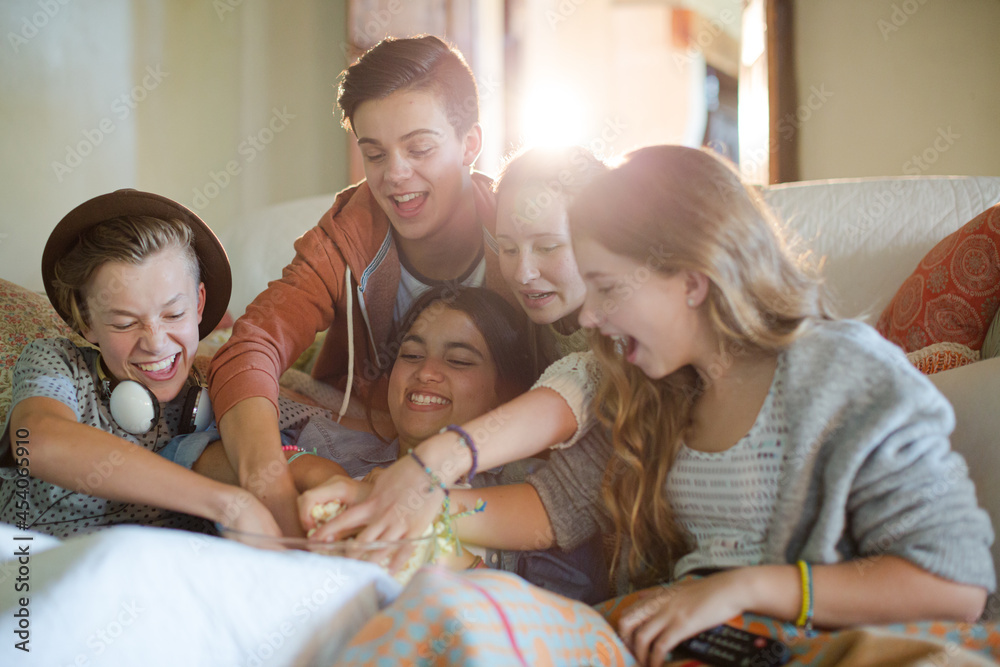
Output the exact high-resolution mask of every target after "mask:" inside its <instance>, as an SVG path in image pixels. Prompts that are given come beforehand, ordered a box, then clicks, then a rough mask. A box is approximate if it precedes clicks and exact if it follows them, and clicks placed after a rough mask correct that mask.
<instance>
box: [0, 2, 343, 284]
mask: <svg viewBox="0 0 1000 667" xmlns="http://www.w3.org/2000/svg"><path fill="white" fill-rule="evenodd" d="M345 25H346V8H345V3H344V2H343V1H336V2H328V1H326V0H301V1H297V2H290V3H271V2H269V3H260V2H256V1H250V0H216V1H215V2H206V1H202V0H176V1H171V2H142V1H139V0H136V1H134V2H130V1H129V0H88V1H87V2H80V1H79V0H76V1H73V0H12V1H9V2H4V3H2V4H0V29H2V30H0V34H2V35H3V36H4V43H3V44H0V49H3V51H4V53H3V57H2V58H0V91H2V94H0V154H2V155H3V159H2V160H0V201H2V202H3V215H2V218H0V277H3V278H5V279H7V280H11V281H14V282H17V283H20V284H23V285H25V286H27V287H30V288H32V289H41V288H42V283H41V275H40V270H39V268H38V264H39V260H40V257H41V254H42V247H43V246H44V243H45V240H46V238H47V237H48V233H49V231H51V229H52V227H53V226H54V225H55V223H56V222H58V220H59V219H60V218H61V217H62V216H63V215H64V214H66V213H67V212H68V211H69V210H70V209H71V208H73V207H74V206H76V205H77V204H80V203H81V202H83V201H84V200H86V199H88V198H90V197H93V196H95V195H98V194H101V193H104V192H108V191H111V190H114V189H117V188H123V187H134V188H139V189H145V190H151V191H155V192H158V193H161V194H164V195H166V196H169V197H172V198H175V199H177V200H179V201H180V202H182V203H184V204H186V205H188V206H191V207H192V208H195V209H197V210H198V211H199V212H200V213H201V214H202V216H203V217H204V218H205V220H206V221H207V222H208V223H209V224H210V225H211V226H212V227H213V228H215V229H216V231H217V232H218V233H219V234H220V236H222V237H223V239H224V240H225V239H226V238H227V237H229V236H230V235H232V234H234V233H236V232H237V229H236V227H237V223H238V220H239V219H240V216H242V215H244V214H246V213H247V212H250V211H253V210H256V209H257V208H259V207H261V206H264V205H267V204H270V203H273V202H277V201H282V200H286V199H290V198H294V197H301V196H304V195H310V194H319V193H325V192H332V191H335V190H337V189H340V188H342V187H344V186H345V185H347V164H346V154H347V153H346V146H347V143H346V142H347V136H346V133H345V132H344V131H343V130H342V129H341V128H340V126H339V119H338V118H336V117H335V116H334V115H333V106H334V103H335V101H336V83H337V75H338V73H339V72H340V71H341V70H342V69H343V68H344V67H345V66H346V65H347V60H346V56H345V50H344V48H343V43H344V38H345ZM251 137H252V138H251ZM281 251H282V252H285V253H287V255H288V259H291V256H292V247H291V240H289V243H288V245H287V247H284V248H282V249H281Z"/></svg>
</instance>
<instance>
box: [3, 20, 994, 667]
mask: <svg viewBox="0 0 1000 667" xmlns="http://www.w3.org/2000/svg"><path fill="white" fill-rule="evenodd" d="M338 104H339V106H340V108H341V111H342V112H343V124H344V126H345V128H347V129H348V130H349V131H351V132H353V134H354V135H355V136H356V138H357V143H358V147H359V148H360V151H361V155H362V159H363V163H364V169H365V176H366V179H365V180H364V181H363V182H361V183H359V184H357V185H354V186H352V187H350V188H348V189H346V190H344V191H343V192H341V193H340V194H339V195H338V196H337V198H336V200H335V202H334V203H333V206H332V208H331V209H330V210H329V211H328V212H327V213H326V214H325V215H324V216H323V218H322V219H321V220H320V221H319V224H318V225H316V226H315V227H314V228H312V229H311V230H309V231H308V232H306V233H305V234H304V235H303V236H302V237H300V238H299V239H298V240H296V241H295V244H294V248H295V257H294V259H293V260H292V262H291V263H290V264H289V265H288V266H287V267H286V268H285V269H284V271H283V274H282V277H281V278H280V279H279V280H276V281H273V282H272V283H270V284H269V286H268V287H267V289H266V290H265V291H264V292H263V293H262V294H260V295H259V296H258V297H257V298H256V299H255V300H254V301H253V303H251V304H250V305H249V306H248V307H247V309H246V313H245V314H244V315H242V317H240V318H239V319H238V320H237V321H236V322H235V324H234V326H233V330H232V336H231V337H230V338H229V340H228V342H226V344H225V345H223V347H222V348H221V349H220V350H219V351H218V353H217V354H216V355H215V357H214V358H213V359H212V362H211V365H210V368H209V371H208V374H207V378H205V379H204V380H203V379H202V378H201V377H199V374H198V372H197V369H196V368H195V355H196V351H197V348H198V344H199V341H200V340H201V339H202V338H203V337H205V336H206V335H207V334H208V333H209V332H211V331H212V330H213V329H214V328H215V327H216V326H217V325H218V323H219V321H220V320H221V318H222V317H223V315H224V313H225V311H226V307H227V304H228V298H229V291H230V285H231V278H230V273H229V268H228V260H227V259H226V255H225V251H224V250H223V249H222V247H221V245H220V244H219V241H218V240H217V238H216V237H215V235H214V234H213V233H212V232H211V230H210V229H209V228H208V226H207V225H206V224H205V223H204V222H203V221H201V220H200V219H199V218H198V216H196V215H195V214H194V213H192V212H191V211H190V210H188V209H187V208H185V207H183V206H181V205H180V204H178V203H176V202H173V201H171V200H169V199H167V198H165V197H161V196H158V195H155V194H152V193H145V192H139V191H135V190H120V191H117V192H113V193H110V194H107V195H102V196H100V197H97V198H96V199H93V200H90V201H88V202H86V203H84V204H82V205H81V206H79V207H77V208H76V209H74V210H73V211H72V212H70V213H69V214H68V215H67V216H66V217H65V218H64V219H63V220H62V221H61V222H60V223H59V225H58V226H57V227H56V228H55V230H54V231H53V233H52V235H51V237H50V239H49V242H48V244H47V246H46V250H45V253H44V255H43V262H42V269H43V277H44V279H45V286H46V290H47V292H48V295H49V297H50V300H51V301H52V304H53V306H54V307H55V309H56V311H57V312H58V313H59V315H60V316H61V317H62V318H63V319H65V320H66V321H67V322H68V323H69V324H70V326H72V327H73V329H75V330H76V332H78V333H79V334H80V335H81V336H82V337H83V338H84V339H86V341H88V342H89V343H90V345H89V346H83V345H77V344H75V343H73V342H72V341H70V340H68V339H39V340H36V341H34V342H32V343H30V344H29V345H28V346H27V347H26V348H25V349H24V351H23V352H22V353H21V356H20V358H19V359H18V362H17V365H16V368H15V371H14V374H13V399H12V406H11V410H10V414H9V416H8V418H7V423H6V424H5V427H4V429H5V430H4V434H3V440H2V442H0V451H2V456H3V459H2V464H3V467H2V469H0V475H2V478H0V480H2V481H0V519H2V520H3V521H5V522H7V523H15V522H18V523H22V522H21V521H19V520H20V519H26V521H24V522H23V524H24V525H26V526H27V528H29V529H31V530H36V531H41V532H45V533H49V534H52V535H55V536H57V537H71V536H73V535H77V534H80V533H85V532H88V531H90V530H93V529H95V528H98V527H102V526H107V525H111V524H118V523H141V524H148V525H156V526H164V527H174V528H188V529H193V530H199V529H206V526H209V527H210V526H211V524H212V523H219V524H222V525H224V526H226V527H228V528H232V529H235V530H239V531H245V532H249V533H257V534H264V535H274V536H280V535H290V536H301V535H304V534H305V532H306V531H310V530H313V529H316V530H315V532H314V533H313V535H312V537H311V539H315V540H332V539H340V538H343V537H345V536H348V535H354V536H355V539H359V540H378V541H393V540H399V539H403V538H407V537H416V536H419V535H421V534H423V533H424V532H425V530H426V529H427V527H428V526H429V525H431V523H432V522H433V521H434V520H435V519H436V518H437V517H438V515H439V514H440V513H441V511H442V507H443V506H444V507H447V508H449V509H448V511H450V512H452V513H456V514H458V513H461V514H463V516H462V518H460V519H457V520H456V521H455V522H454V523H455V530H456V531H457V534H458V536H459V538H460V539H461V543H462V544H463V545H464V546H465V547H467V549H468V555H467V559H468V560H467V561H465V562H464V564H467V565H469V566H479V565H480V564H481V560H482V559H484V560H485V565H487V566H489V567H495V568H500V569H507V570H512V571H515V572H517V573H518V574H521V575H522V576H523V577H525V578H526V579H528V580H529V581H531V582H532V583H535V584H537V585H540V586H542V587H545V588H548V589H550V590H553V591H555V592H559V593H562V594H564V595H567V596H570V597H574V598H577V599H580V600H584V601H587V602H591V603H593V602H597V601H599V600H601V599H605V598H607V597H610V596H611V595H612V594H614V593H616V592H617V593H621V592H624V591H627V590H629V589H630V588H642V587H647V586H652V585H656V584H660V583H664V582H669V583H671V584H672V585H671V586H669V587H666V588H664V591H668V592H669V594H664V595H662V596H660V597H659V598H657V602H656V603H655V604H652V605H644V606H643V608H642V609H641V610H637V611H636V613H632V614H627V615H626V616H625V617H624V618H623V619H622V620H621V623H620V626H619V628H618V630H619V632H620V634H621V636H622V638H623V639H624V640H625V642H626V644H627V645H628V646H629V647H630V648H631V649H632V651H633V653H634V654H635V656H636V657H637V658H638V659H639V661H640V662H641V663H643V664H659V663H658V662H657V661H659V662H662V660H663V659H664V656H665V655H666V654H667V652H668V651H669V650H670V649H672V648H673V647H674V646H676V645H677V643H678V642H680V641H681V640H683V639H685V638H687V637H689V636H691V635H694V634H696V633H697V632H699V631H702V630H705V629H707V628H710V627H712V626H715V625H718V624H720V623H723V622H725V621H727V620H728V619H731V618H733V617H734V616H738V615H739V614H741V613H744V612H755V613H759V614H764V615H768V616H772V617H775V618H777V619H781V620H784V621H789V622H795V623H798V624H800V625H809V624H815V625H816V626H817V627H822V628H843V627H848V626H854V625H861V624H870V623H878V624H882V623H891V622H905V621H917V620H931V619H941V620H962V621H972V620H975V619H976V618H977V617H978V616H979V615H980V614H981V612H982V611H983V608H984V604H985V601H986V597H987V594H988V592H992V591H994V589H995V586H996V580H995V573H994V571H993V565H992V559H991V556H990V544H991V542H992V539H993V533H992V528H991V523H990V519H989V517H988V516H987V515H986V513H985V512H984V511H983V510H982V509H980V508H979V507H978V506H977V502H976V494H975V489H974V487H973V484H972V482H971V481H970V480H969V479H968V476H967V475H966V473H965V468H964V462H963V461H962V459H961V457H960V456H959V455H958V454H957V453H955V452H953V451H951V449H950V446H949V434H950V432H951V430H952V428H953V426H954V416H953V412H952V409H951V407H950V405H949V404H948V402H947V400H946V399H945V398H944V397H943V396H942V395H941V394H940V393H939V392H938V391H937V390H936V389H935V388H934V387H933V385H932V384H931V383H930V382H929V381H928V380H927V379H926V378H924V377H923V376H922V375H921V374H920V373H919V372H918V371H917V370H915V369H914V368H913V367H912V366H911V365H910V364H909V363H908V361H907V359H906V357H905V355H904V354H903V352H902V351H901V350H899V349H898V348H896V347H895V346H894V345H893V344H891V343H889V342H887V341H886V340H884V339H883V338H882V337H881V336H880V335H879V334H878V333H877V332H875V331H874V330H873V329H872V328H871V327H869V326H867V325H865V324H863V323H860V322H857V321H850V320H839V319H836V318H835V317H834V316H833V315H832V314H831V310H830V306H829V304H828V300H827V297H826V296H825V295H824V290H823V285H822V283H821V281H820V280H819V278H818V276H817V274H816V272H815V271H814V269H813V268H811V267H810V266H809V265H807V264H806V263H805V261H804V260H803V258H802V257H799V256H797V255H796V254H794V252H793V246H792V245H791V243H790V240H789V239H786V238H784V236H783V233H782V230H781V227H780V225H779V224H778V223H777V221H776V220H775V219H774V218H773V217H772V214H771V213H770V212H769V211H768V210H767V208H766V207H765V205H764V204H763V203H762V201H761V199H760V197H759V194H758V193H757V192H756V191H755V190H754V189H753V188H752V187H748V186H746V185H745V184H744V183H742V181H741V179H740V177H739V174H738V172H737V171H736V170H735V169H734V168H733V167H732V166H731V165H730V164H728V163H726V162H725V161H724V160H723V159H721V158H718V157H716V156H715V155H714V154H712V153H711V152H709V151H706V150H699V149H693V148H685V147H681V146H666V145H664V146H650V147H645V148H640V149H638V150H635V151H633V152H631V153H629V154H628V155H627V156H625V158H624V159H623V160H622V161H621V162H620V164H617V165H616V166H609V165H606V164H604V163H602V162H601V161H600V160H599V159H597V158H596V157H595V156H594V155H592V154H591V153H590V152H588V151H587V150H585V149H583V148H579V147H573V148H564V149H542V148H534V149H528V150H524V151H521V152H519V153H517V154H516V155H515V156H514V157H512V158H511V159H509V160H508V161H507V163H506V164H505V166H504V168H503V170H502V173H501V174H500V176H499V177H498V179H497V180H496V181H495V182H494V181H493V180H492V179H490V178H488V177H487V176H485V175H483V174H480V173H478V172H475V171H474V170H473V168H472V166H473V164H474V163H475V161H476V159H477V157H478V155H479V152H480V149H481V146H482V129H481V126H480V124H479V122H478V103H477V92H476V84H475V80H474V78H473V76H472V73H471V72H470V70H469V68H468V66H467V65H466V63H465V61H464V59H463V58H462V56H461V54H460V53H459V52H457V51H456V50H455V49H454V48H452V47H450V46H448V45H447V44H446V43H444V42H442V41H441V40H440V39H438V38H435V37H431V36H424V37H417V38H407V39H387V40H385V41H383V42H381V43H379V44H378V45H377V46H375V47H373V48H372V49H371V50H369V51H368V52H367V53H365V54H364V55H363V56H362V57H361V58H360V59H359V60H358V61H357V62H356V63H355V64H353V65H351V66H350V67H349V68H348V69H347V70H346V71H345V73H344V75H343V78H342V84H341V88H340V95H339V99H338ZM323 331H327V334H326V337H325V340H324V342H323V345H322V348H321V350H320V352H319V353H318V355H317V357H316V361H315V365H314V367H313V370H312V373H313V376H314V377H315V378H316V379H317V380H319V381H322V382H325V383H328V384H330V385H333V386H335V387H337V388H338V389H341V390H343V392H344V402H343V405H342V406H341V409H340V410H339V413H338V414H332V413H330V412H328V411H326V410H325V409H323V408H320V407H317V406H312V405H306V404H302V403H295V402H294V401H291V400H289V399H287V398H285V397H283V396H279V378H280V376H281V375H282V373H283V372H284V371H285V370H286V369H288V368H289V367H290V366H291V365H292V364H293V363H294V362H295V361H296V359H297V358H298V357H299V355H300V354H301V353H302V352H303V351H304V350H306V348H308V347H309V346H310V345H311V344H313V342H314V340H315V339H316V335H317V333H318V332H323ZM129 381H131V382H129ZM136 382H137V383H138V386H139V388H140V389H141V387H142V386H144V387H145V388H146V389H147V390H148V391H147V392H145V393H148V394H150V396H149V397H148V398H147V399H146V400H147V402H148V403H150V404H151V405H152V407H153V415H152V417H151V418H146V419H145V421H147V422H148V423H145V424H142V425H140V426H141V427H140V428H135V427H134V426H132V425H130V424H128V423H123V422H130V421H134V420H133V419H132V418H131V417H130V416H128V415H126V416H124V417H123V416H121V415H119V414H118V413H116V409H117V410H118V412H122V411H123V410H124V412H122V414H125V413H128V408H131V407H132V403H134V402H135V401H140V402H141V401H142V399H141V398H134V397H133V396H131V395H129V396H124V395H123V397H119V396H118V393H119V388H130V389H129V391H131V390H133V389H135V387H134V386H133V384H134V383H136ZM206 384H207V391H208V394H209V395H210V399H211V408H212V410H214V416H215V421H214V422H213V423H211V424H208V425H207V426H208V427H207V428H203V427H195V425H194V422H197V421H198V420H199V417H198V415H197V414H195V413H196V412H197V411H200V412H201V413H202V414H201V418H202V420H204V413H205V411H206V410H207V405H206V404H207V401H205V397H204V394H205V389H204V388H203V385H206ZM123 391H124V390H123ZM138 393H143V392H141V391H140V392H138ZM116 400H118V402H119V403H125V404H126V406H127V407H126V408H120V407H116V405H115V402H116ZM352 400H353V401H361V402H363V403H364V404H365V405H366V412H367V415H368V418H367V419H357V418H356V417H355V418H354V419H353V420H352V419H350V418H349V417H345V416H344V415H345V413H346V412H348V403H349V402H350V401H352ZM355 414H356V413H355ZM203 426H204V425H203ZM196 428H197V429H198V430H195V429H196ZM192 431H193V432H192ZM137 445H138V446H137ZM95 471H98V472H99V473H100V474H96V475H95V474H94V472H95ZM25 479H26V480H27V483H25V481H24V480H25ZM446 498H447V503H445V499H446ZM333 500H337V501H340V502H342V503H344V504H345V505H346V506H347V510H346V511H345V512H343V513H342V514H340V515H339V516H337V517H336V518H334V519H333V520H332V521H330V522H328V523H326V524H323V525H320V526H317V525H316V521H315V519H314V518H313V515H312V513H311V510H312V508H313V507H314V506H316V505H322V504H324V503H327V502H330V501H333ZM477 508H478V511H472V510H475V509H477ZM473 554H478V556H475V555H473ZM862 565H863V567H862Z"/></svg>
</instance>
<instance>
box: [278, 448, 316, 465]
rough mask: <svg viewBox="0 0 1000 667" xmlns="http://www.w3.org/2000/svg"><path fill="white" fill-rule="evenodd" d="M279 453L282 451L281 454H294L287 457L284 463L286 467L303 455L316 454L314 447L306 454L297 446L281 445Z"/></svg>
mask: <svg viewBox="0 0 1000 667" xmlns="http://www.w3.org/2000/svg"><path fill="white" fill-rule="evenodd" d="M281 451H283V452H295V453H294V454H292V455H291V456H289V457H288V460H287V461H285V464H286V465H291V463H292V461H294V460H295V459H297V458H299V457H300V456H302V455H303V454H315V453H316V448H315V447H314V448H313V450H312V451H311V452H307V451H306V450H304V449H302V448H301V447H299V446H298V445H282V446H281Z"/></svg>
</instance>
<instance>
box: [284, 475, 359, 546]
mask: <svg viewBox="0 0 1000 667" xmlns="http://www.w3.org/2000/svg"><path fill="white" fill-rule="evenodd" d="M370 492H371V485H370V484H368V483H367V482H359V481H356V480H353V479H351V478H350V477H346V476H344V475H334V476H333V477H331V478H330V479H328V480H327V481H325V482H323V483H322V484H320V485H319V486H316V487H313V488H311V489H309V490H308V491H305V492H303V493H302V495H300V496H299V501H298V502H299V522H300V523H301V524H302V528H303V529H304V530H306V531H307V532H308V531H310V530H312V529H313V528H316V519H315V518H313V515H312V509H313V507H315V506H316V505H325V504H326V503H328V502H332V501H339V502H341V503H343V504H344V505H353V504H355V503H358V502H361V501H362V500H364V499H365V498H367V497H368V494H369V493H370ZM335 537H336V532H335V530H333V529H331V528H330V523H327V524H324V525H322V526H320V527H319V528H317V529H316V532H315V533H314V534H313V535H312V537H311V538H310V539H314V540H320V541H333V539H335Z"/></svg>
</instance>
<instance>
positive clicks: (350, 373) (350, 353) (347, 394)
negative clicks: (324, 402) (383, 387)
mask: <svg viewBox="0 0 1000 667" xmlns="http://www.w3.org/2000/svg"><path fill="white" fill-rule="evenodd" d="M344 289H345V290H347V389H346V390H345V391H344V400H343V401H341V403H340V412H339V413H338V414H337V423H338V424H339V423H340V420H341V419H343V417H344V415H345V414H346V413H347V406H348V405H350V403H351V388H352V385H353V384H354V294H353V293H352V290H351V267H349V266H348V267H347V271H345V273H344Z"/></svg>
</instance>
